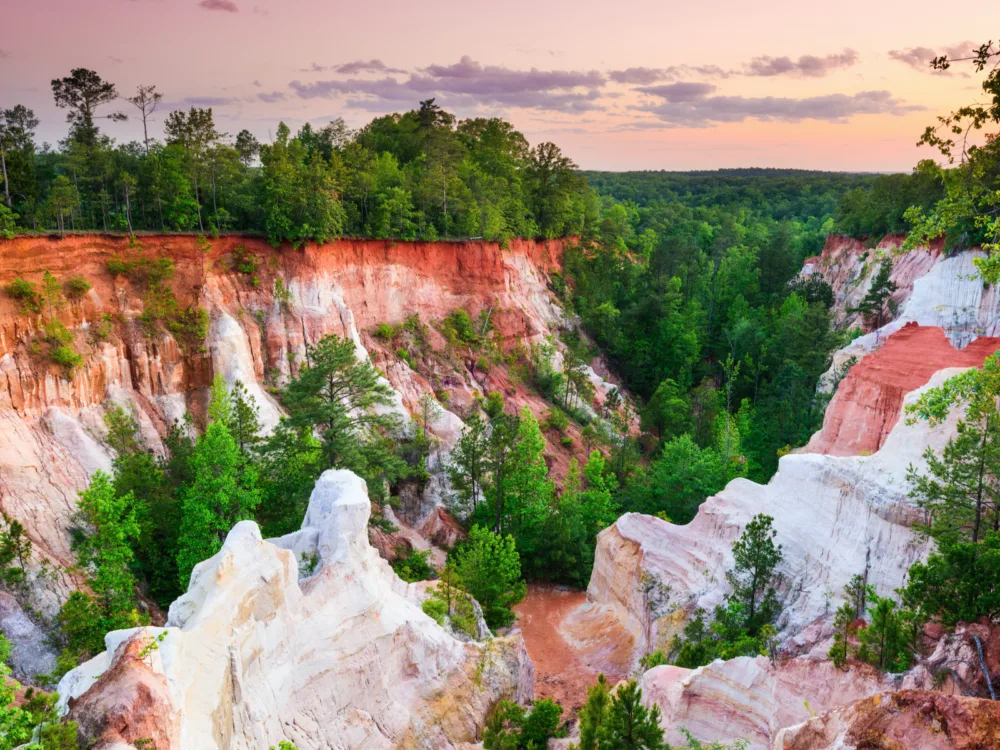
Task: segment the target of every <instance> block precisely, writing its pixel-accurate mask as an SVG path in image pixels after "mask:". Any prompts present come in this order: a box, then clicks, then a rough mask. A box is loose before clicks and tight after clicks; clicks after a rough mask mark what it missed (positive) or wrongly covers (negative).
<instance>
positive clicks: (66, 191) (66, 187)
mask: <svg viewBox="0 0 1000 750" xmlns="http://www.w3.org/2000/svg"><path fill="white" fill-rule="evenodd" d="M79 203H80V194H79V193H78V192H77V190H76V187H75V186H74V185H73V183H71V182H70V181H69V178H68V177H66V175H59V176H58V177H56V179H55V181H54V182H53V183H52V189H51V190H49V200H48V205H49V210H50V211H51V212H52V213H53V214H54V215H55V216H56V218H57V219H58V227H59V233H60V234H64V233H65V231H66V224H65V216H66V214H68V213H70V214H71V212H72V210H73V208H74V207H75V206H77V205H78V204H79Z"/></svg>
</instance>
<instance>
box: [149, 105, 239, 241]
mask: <svg viewBox="0 0 1000 750" xmlns="http://www.w3.org/2000/svg"><path fill="white" fill-rule="evenodd" d="M163 130H164V133H165V135H166V137H167V145H178V146H181V147H182V148H183V149H184V152H185V154H186V156H187V160H188V168H189V170H190V173H191V183H192V185H193V186H194V200H195V204H196V205H197V208H198V229H200V230H201V231H202V232H204V231H205V226H204V224H203V223H202V220H201V194H200V191H199V186H198V185H199V177H200V176H201V174H202V172H203V171H204V169H205V164H206V161H207V159H208V155H209V153H210V151H211V150H212V148H213V147H214V146H215V144H216V143H217V142H218V141H219V140H220V139H221V138H223V137H225V134H224V133H220V132H219V131H217V130H216V129H215V118H214V117H213V116H212V108H211V107H208V108H207V109H201V108H200V107H191V109H190V110H189V111H188V112H187V114H185V113H184V112H182V111H181V110H175V111H173V112H171V113H170V114H169V115H167V120H166V122H165V123H164V127H163Z"/></svg>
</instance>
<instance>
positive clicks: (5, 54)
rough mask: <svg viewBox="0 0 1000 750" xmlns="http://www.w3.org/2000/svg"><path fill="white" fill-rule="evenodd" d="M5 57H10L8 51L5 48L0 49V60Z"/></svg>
mask: <svg viewBox="0 0 1000 750" xmlns="http://www.w3.org/2000/svg"><path fill="white" fill-rule="evenodd" d="M5 57H10V52H8V51H7V50H5V49H0V60H3V59H4V58H5Z"/></svg>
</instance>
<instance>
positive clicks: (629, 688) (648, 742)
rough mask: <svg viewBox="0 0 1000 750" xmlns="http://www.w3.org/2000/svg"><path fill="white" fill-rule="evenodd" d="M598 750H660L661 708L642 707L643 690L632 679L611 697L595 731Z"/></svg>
mask: <svg viewBox="0 0 1000 750" xmlns="http://www.w3.org/2000/svg"><path fill="white" fill-rule="evenodd" d="M598 738H599V741H598V750H661V748H666V745H665V744H664V742H663V730H662V729H661V728H660V707H659V706H657V705H656V704H653V707H652V708H646V707H645V706H643V705H642V689H641V688H640V687H639V685H638V683H637V682H636V681H635V680H629V681H628V682H627V683H625V684H624V685H620V686H619V687H618V689H617V690H616V691H615V693H614V695H613V696H612V697H611V703H610V705H609V706H608V710H607V714H606V716H605V718H604V722H603V724H602V726H601V729H600V731H599V732H598Z"/></svg>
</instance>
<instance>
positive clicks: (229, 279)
mask: <svg viewBox="0 0 1000 750" xmlns="http://www.w3.org/2000/svg"><path fill="white" fill-rule="evenodd" d="M562 249H563V244H562V243H561V242H558V241H552V242H533V241H523V240H514V241H512V242H511V244H510V246H509V247H508V248H506V249H501V248H500V247H499V246H497V245H496V244H493V243H487V242H455V243H451V242H439V243H406V242H398V243H397V242H381V241H367V240H366V241H353V240H340V241H337V242H334V243H331V244H328V245H319V246H316V245H307V246H305V247H304V248H302V249H299V250H291V249H290V248H283V249H280V250H276V249H274V248H272V247H270V246H269V245H267V244H266V243H264V242H262V241H260V240H255V239H250V238H240V237H224V238H221V239H216V240H203V239H202V240H199V239H198V238H196V237H185V236H150V237H141V238H139V240H138V241H137V244H130V243H129V242H128V241H126V240H125V239H123V238H118V237H103V236H80V237H67V238H65V239H51V238H42V237H30V238H29V237H23V238H17V239H15V240H13V241H9V242H4V243H2V248H0V284H2V285H5V284H8V283H10V282H11V281H12V280H13V279H15V278H19V277H20V278H24V279H27V280H29V281H31V282H34V283H36V284H37V285H40V284H41V281H42V276H43V273H44V271H49V272H51V273H52V274H53V275H54V276H55V278H56V279H57V280H59V281H60V282H63V281H65V280H67V279H68V278H70V277H72V276H75V275H80V276H82V277H83V278H84V279H86V280H87V281H88V282H89V283H90V284H91V285H92V288H91V289H90V291H89V292H87V293H86V294H85V295H83V297H82V298H80V299H79V300H75V301H66V300H63V301H61V302H59V303H58V304H57V305H55V306H53V307H51V308H50V307H49V306H47V305H46V306H45V307H44V309H43V312H42V314H34V313H29V312H26V311H25V310H24V309H22V306H21V305H20V303H19V302H17V301H16V300H14V299H12V298H11V297H10V296H9V295H7V294H2V295H0V510H2V511H3V512H5V513H6V514H7V515H8V516H9V517H11V518H13V519H16V520H18V521H20V522H21V523H23V524H24V526H25V527H26V529H27V531H28V534H29V536H30V537H31V539H32V542H33V543H34V548H35V553H36V562H38V563H42V562H45V563H47V564H48V566H49V568H50V570H49V572H48V573H46V574H45V575H37V576H36V577H35V580H34V591H35V595H36V606H37V607H39V608H40V609H42V610H43V611H46V612H48V613H50V614H51V613H53V612H54V611H55V610H56V609H57V608H58V606H59V604H60V602H61V600H62V599H63V598H64V597H65V596H66V595H67V594H68V593H69V591H71V590H72V589H73V588H75V587H76V586H77V585H78V581H77V580H75V579H74V577H73V574H72V573H71V572H69V569H70V568H71V566H72V564H73V562H74V560H73V555H72V553H71V552H70V549H69V534H68V528H69V525H70V516H71V515H72V513H73V512H74V510H75V506H76V500H77V493H78V492H79V491H80V490H82V489H83V488H84V487H85V486H86V484H87V482H88V478H89V476H90V475H91V474H92V473H93V472H94V471H95V470H97V469H103V470H105V471H107V470H109V469H110V466H111V456H110V454H109V451H108V450H107V448H106V447H105V446H104V444H103V442H102V441H103V439H104V437H105V428H104V425H103V415H104V413H105V412H106V410H107V408H108V407H109V406H110V405H112V404H116V405H122V406H125V407H127V408H128V409H130V410H131V411H133V412H134V413H135V415H136V416H137V418H138V420H139V423H140V427H141V429H142V433H143V436H144V438H145V440H146V442H147V444H148V445H149V446H150V447H152V448H153V449H155V450H162V442H161V441H162V437H163V435H164V434H165V431H166V430H167V428H168V427H169V426H170V425H172V424H173V423H174V422H175V421H177V420H179V419H181V418H182V417H183V416H184V414H185V412H188V413H190V414H192V415H193V416H194V419H195V423H196V424H198V423H199V422H200V421H201V420H202V419H203V416H204V412H205V408H206V402H207V387H208V385H209V384H210V383H211V380H212V377H213V376H214V375H215V374H217V373H218V374H221V375H222V376H223V377H224V378H225V379H226V380H227V381H228V382H229V383H230V384H232V383H233V382H235V381H236V380H241V381H242V382H243V383H244V384H245V385H246V386H247V388H248V389H249V391H250V392H251V394H252V395H253V396H254V397H255V398H256V401H257V404H258V406H259V407H260V410H261V421H262V423H263V424H264V426H265V428H270V427H272V426H273V425H274V424H276V422H277V420H278V418H279V416H280V408H279V405H278V403H277V401H276V400H275V398H274V397H273V396H272V395H271V392H270V391H271V389H272V388H273V387H275V386H280V385H281V384H282V383H284V382H285V381H286V380H287V379H288V377H289V376H290V375H291V374H293V373H294V372H296V371H297V368H298V366H299V364H300V363H301V362H303V361H304V356H305V347H306V345H307V344H310V343H315V342H316V341H318V340H319V339H320V338H322V337H323V336H324V335H326V334H330V333H333V334H337V335H338V336H341V337H347V338H350V339H352V340H353V341H354V342H355V343H356V344H357V347H358V352H359V355H361V356H364V357H367V356H369V353H370V354H371V357H372V359H373V361H374V363H375V365H376V366H377V367H379V368H380V370H381V371H382V372H383V373H384V374H385V376H386V378H387V379H388V382H389V383H390V384H391V385H392V386H393V388H394V390H395V392H396V399H395V402H396V403H395V407H394V408H395V409H396V410H398V411H399V413H400V414H401V415H403V416H404V417H405V418H406V419H409V413H411V412H415V411H416V409H417V408H418V403H419V401H420V399H421V397H423V396H424V395H427V394H433V393H435V392H436V391H437V392H439V393H440V392H441V391H445V392H448V393H449V394H450V395H454V399H453V400H452V402H450V406H449V408H450V409H451V411H449V410H448V409H442V410H441V413H440V414H439V416H437V418H436V419H434V420H433V421H432V423H431V424H430V425H429V427H430V430H431V431H432V432H433V433H435V434H436V435H437V437H438V438H439V440H438V441H437V443H436V447H437V449H438V450H439V452H443V451H446V450H447V449H448V447H449V446H450V445H452V444H453V443H454V441H455V440H456V439H457V438H458V436H459V435H460V433H461V428H462V422H461V418H460V415H461V414H463V409H465V408H467V407H468V406H469V405H471V402H472V400H473V398H474V397H475V396H476V395H481V394H483V393H485V392H486V391H489V390H500V391H502V392H504V393H505V394H506V396H507V398H508V401H509V402H511V403H512V404H513V405H514V406H516V407H520V406H523V405H528V406H529V408H531V409H532V410H533V411H534V412H535V413H536V414H537V415H539V416H540V415H541V414H542V413H543V412H544V410H545V409H546V408H548V404H546V403H545V402H544V401H542V399H540V398H538V397H537V396H535V395H532V394H531V393H529V392H528V390H527V389H526V388H525V387H524V386H523V385H519V384H517V383H514V382H512V381H511V380H510V379H509V378H508V377H507V374H506V372H505V369H504V368H503V367H495V368H492V369H490V371H489V372H483V371H482V370H481V369H479V368H477V367H476V363H474V362H466V363H459V364H458V365H457V366H455V367H452V368H451V369H449V370H448V371H447V372H442V371H440V370H438V371H428V372H426V373H425V374H421V373H420V372H416V371H414V370H413V369H411V367H410V366H409V365H408V364H407V363H406V362H405V361H403V360H402V359H401V358H400V357H398V356H395V353H394V352H392V351H391V350H390V348H389V347H387V346H386V345H384V344H383V343H382V342H380V341H379V340H378V339H377V338H375V337H374V336H372V331H373V329H374V328H375V327H376V326H377V325H379V324H381V323H389V324H397V323H400V322H402V321H403V320H404V319H405V318H407V317H408V316H411V315H418V316H419V318H420V320H421V321H422V322H424V323H427V324H431V323H434V322H436V321H440V320H441V319H443V318H444V317H445V316H447V315H448V314H449V313H450V312H451V311H453V310H455V309H457V308H462V309H464V310H466V311H468V312H470V313H471V314H472V315H473V316H475V315H476V314H477V313H478V312H479V311H480V310H488V311H489V314H490V320H491V323H492V325H493V326H494V328H495V329H496V330H497V331H498V332H499V334H500V336H501V338H502V341H503V343H504V346H505V347H509V348H513V347H515V346H517V345H521V344H529V343H531V342H535V341H540V340H542V339H543V338H544V337H545V336H547V335H550V334H552V333H553V332H555V330H556V329H557V328H558V327H559V326H560V325H562V324H563V322H564V320H563V316H562V312H561V310H560V308H559V306H558V304H557V302H556V300H555V298H554V297H553V295H552V294H551V293H550V292H549V290H548V288H547V282H548V273H549V272H550V271H552V270H553V269H555V268H557V267H558V265H559V263H560V260H561V253H562ZM240 252H242V253H244V255H247V256H249V257H251V258H252V259H253V262H254V265H255V266H256V268H255V270H254V271H253V272H242V273H241V272H240V271H239V270H238V269H237V268H234V265H236V264H234V262H233V258H234V253H237V254H239V253H240ZM140 257H143V258H148V259H158V258H169V259H170V260H171V261H172V262H173V264H174V269H175V270H174V275H173V279H172V281H171V282H170V284H169V286H170V288H171V290H172V292H173V294H174V296H175V297H176V299H177V302H178V304H179V307H180V309H184V308H186V307H188V306H191V305H200V306H201V307H202V308H204V309H205V310H206V311H207V313H208V320H209V325H208V336H207V339H206V340H205V342H204V345H203V346H202V345H192V344H188V345H186V346H182V345H180V344H179V343H178V341H177V340H176V339H175V338H174V337H173V336H172V335H171V334H170V333H168V332H166V331H165V330H163V328H162V326H160V327H158V328H157V329H156V330H155V331H153V332H150V331H149V330H148V329H147V328H145V327H144V326H143V325H141V322H140V316H141V315H142V313H143V312H144V310H146V309H147V307H148V304H147V303H148V299H147V292H146V291H144V289H143V287H142V284H141V283H137V282H135V281H134V280H130V279H129V278H127V277H125V276H118V277H115V276H112V275H111V274H110V273H109V271H108V261H109V260H112V259H113V258H125V259H135V258H140ZM49 319H56V320H58V321H60V322H62V323H63V324H64V325H65V326H66V327H67V328H68V329H69V330H70V331H72V332H73V334H74V346H75V348H76V349H77V350H78V351H79V352H80V353H81V354H82V355H83V357H84V364H83V366H81V367H80V368H78V369H77V371H76V373H75V375H74V376H73V377H72V378H71V379H67V378H66V377H65V373H64V372H63V371H62V370H61V369H60V368H59V367H57V366H56V365H55V364H53V363H51V362H50V361H49V360H48V358H47V356H46V354H45V351H46V345H44V344H41V343H40V342H41V341H42V337H43V333H42V331H41V328H42V326H43V324H44V322H45V321H48V320H49ZM430 330H431V334H432V341H431V346H432V347H436V348H441V347H443V346H444V341H443V339H442V338H441V336H440V335H439V334H437V333H436V332H435V331H434V330H433V328H431V329H430ZM435 337H436V338H435ZM573 450H576V451H577V452H580V451H582V441H580V440H576V441H575V447H574V449H573ZM548 452H549V455H550V461H551V463H552V466H553V470H554V471H555V472H556V473H557V474H558V473H559V472H560V470H564V469H565V466H566V465H567V464H568V461H569V457H570V456H571V455H572V453H571V451H570V450H567V449H566V448H565V447H563V446H561V445H560V444H559V442H558V441H553V442H552V443H551V444H550V445H549V451H548ZM441 458H442V456H441V455H439V456H437V457H435V458H434V459H433V460H432V467H431V468H432V469H434V468H435V467H437V469H438V471H436V472H434V476H433V477H432V481H431V483H430V490H429V495H428V496H427V497H424V498H422V499H421V502H419V503H417V506H416V510H415V513H414V517H412V518H410V519H408V520H410V521H412V522H413V523H414V524H416V525H417V526H420V527H421V528H423V526H424V525H427V526H428V528H427V529H425V531H427V536H433V535H434V534H444V535H448V534H453V533H454V529H453V528H450V527H449V526H448V523H447V519H446V518H441V517H440V514H439V513H438V512H437V511H436V510H435V505H436V504H438V503H439V502H440V499H441V494H442V492H443V491H444V487H443V478H442V476H441V471H440V467H441V463H442V462H441Z"/></svg>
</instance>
